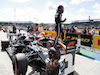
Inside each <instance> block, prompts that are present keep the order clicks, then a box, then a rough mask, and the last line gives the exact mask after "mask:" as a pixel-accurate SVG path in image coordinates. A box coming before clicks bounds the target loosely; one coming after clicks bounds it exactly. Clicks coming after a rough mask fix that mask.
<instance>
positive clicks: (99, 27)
mask: <svg viewBox="0 0 100 75" xmlns="http://www.w3.org/2000/svg"><path fill="white" fill-rule="evenodd" d="M99 35H100V27H99Z"/></svg>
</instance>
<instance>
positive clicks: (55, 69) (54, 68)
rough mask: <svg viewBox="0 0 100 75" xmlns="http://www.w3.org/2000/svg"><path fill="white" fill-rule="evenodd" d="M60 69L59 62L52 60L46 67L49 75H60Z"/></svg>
mask: <svg viewBox="0 0 100 75" xmlns="http://www.w3.org/2000/svg"><path fill="white" fill-rule="evenodd" d="M59 67H60V64H59V62H58V60H54V59H51V60H50V61H49V63H48V64H47V65H46V73H47V75H58V74H59Z"/></svg>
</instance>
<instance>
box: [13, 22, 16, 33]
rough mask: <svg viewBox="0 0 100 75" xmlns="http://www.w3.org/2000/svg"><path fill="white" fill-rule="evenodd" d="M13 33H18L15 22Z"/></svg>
mask: <svg viewBox="0 0 100 75" xmlns="http://www.w3.org/2000/svg"><path fill="white" fill-rule="evenodd" d="M13 33H16V26H15V25H14V24H13Z"/></svg>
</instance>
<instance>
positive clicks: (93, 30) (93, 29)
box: [91, 27, 95, 36]
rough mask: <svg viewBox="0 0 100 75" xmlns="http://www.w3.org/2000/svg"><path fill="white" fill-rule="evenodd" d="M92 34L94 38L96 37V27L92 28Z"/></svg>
mask: <svg viewBox="0 0 100 75" xmlns="http://www.w3.org/2000/svg"><path fill="white" fill-rule="evenodd" d="M91 34H92V36H94V34H95V28H94V27H92V32H91Z"/></svg>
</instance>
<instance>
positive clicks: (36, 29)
mask: <svg viewBox="0 0 100 75" xmlns="http://www.w3.org/2000/svg"><path fill="white" fill-rule="evenodd" d="M35 31H36V32H38V24H36V28H35Z"/></svg>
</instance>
